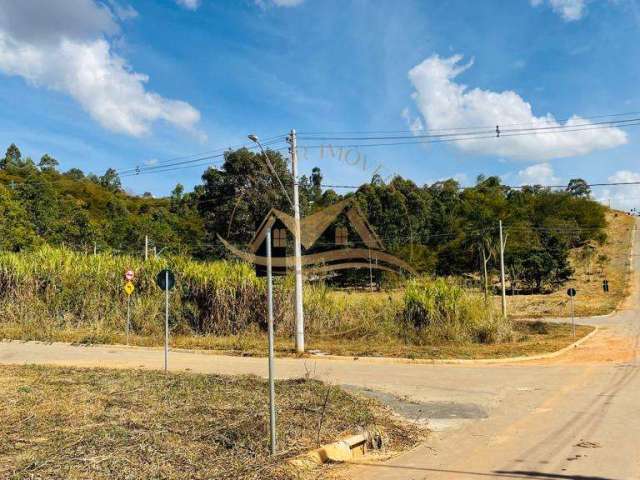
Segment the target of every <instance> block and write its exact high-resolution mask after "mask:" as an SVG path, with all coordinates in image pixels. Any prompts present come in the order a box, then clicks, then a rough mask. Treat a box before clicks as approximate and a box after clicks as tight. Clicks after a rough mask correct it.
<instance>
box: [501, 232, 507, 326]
mask: <svg viewBox="0 0 640 480" xmlns="http://www.w3.org/2000/svg"><path fill="white" fill-rule="evenodd" d="M504 244H505V242H504V240H503V239H502V220H500V278H501V280H502V316H503V317H504V318H507V293H506V287H505V281H504Z"/></svg>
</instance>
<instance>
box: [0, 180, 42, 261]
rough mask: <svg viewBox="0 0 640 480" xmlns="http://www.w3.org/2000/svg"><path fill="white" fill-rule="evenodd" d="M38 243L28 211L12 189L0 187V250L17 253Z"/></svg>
mask: <svg viewBox="0 0 640 480" xmlns="http://www.w3.org/2000/svg"><path fill="white" fill-rule="evenodd" d="M38 243H40V239H39V238H38V235H37V234H36V231H35V229H34V228H33V225H32V224H31V223H30V222H29V220H28V214H27V212H26V210H25V209H24V207H23V206H22V205H21V204H20V202H19V201H18V199H17V198H15V197H14V194H13V192H12V191H11V190H10V189H8V188H6V187H5V186H4V185H0V249H2V250H9V251H12V252H17V251H20V250H23V249H25V248H28V247H31V246H33V245H37V244H38Z"/></svg>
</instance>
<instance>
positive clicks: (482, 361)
mask: <svg viewBox="0 0 640 480" xmlns="http://www.w3.org/2000/svg"><path fill="white" fill-rule="evenodd" d="M599 330H600V328H599V327H598V326H593V331H591V332H589V333H588V334H587V335H585V336H584V337H582V338H581V339H579V340H576V341H575V342H573V343H572V344H570V345H567V346H566V347H564V348H561V349H560V350H556V351H554V352H548V353H540V354H537V355H529V356H526V355H523V356H518V357H504V358H476V359H473V358H431V359H429V358H402V357H398V358H394V357H344V356H340V355H317V356H312V357H311V358H313V359H319V360H325V359H326V360H348V359H353V360H354V361H356V360H357V361H359V362H362V363H373V364H381V363H400V364H417V365H487V364H499V363H503V364H509V363H519V362H526V361H529V360H544V359H546V358H555V357H559V356H560V355H562V354H564V353H566V352H568V351H570V350H573V349H574V348H576V347H578V346H580V345H581V344H583V343H584V342H586V341H587V340H589V339H590V338H591V337H592V336H593V335H595V334H596V333H597V332H598V331H599Z"/></svg>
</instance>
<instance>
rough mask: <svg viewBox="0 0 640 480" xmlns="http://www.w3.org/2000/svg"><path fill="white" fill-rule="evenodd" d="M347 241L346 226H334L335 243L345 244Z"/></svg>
mask: <svg viewBox="0 0 640 480" xmlns="http://www.w3.org/2000/svg"><path fill="white" fill-rule="evenodd" d="M348 242H349V232H348V231H347V229H346V227H337V228H336V245H346V244H347V243H348Z"/></svg>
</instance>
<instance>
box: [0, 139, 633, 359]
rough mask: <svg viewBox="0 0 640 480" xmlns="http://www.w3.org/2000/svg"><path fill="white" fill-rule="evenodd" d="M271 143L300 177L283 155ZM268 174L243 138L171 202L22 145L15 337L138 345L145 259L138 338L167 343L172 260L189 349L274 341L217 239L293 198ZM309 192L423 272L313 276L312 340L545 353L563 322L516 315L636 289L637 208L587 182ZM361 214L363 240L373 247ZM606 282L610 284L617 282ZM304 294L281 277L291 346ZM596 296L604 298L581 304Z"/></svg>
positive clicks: (6, 255)
mask: <svg viewBox="0 0 640 480" xmlns="http://www.w3.org/2000/svg"><path fill="white" fill-rule="evenodd" d="M269 154H270V157H271V159H272V162H273V164H274V168H275V169H276V170H277V171H278V172H280V174H281V175H280V176H281V178H283V179H284V182H285V186H289V187H290V186H291V178H290V176H288V175H287V173H286V162H285V159H284V158H283V157H282V156H281V155H280V153H278V152H269ZM265 169H266V167H265V162H264V159H263V158H262V157H261V155H259V154H255V153H253V152H251V151H248V150H246V149H241V150H236V151H229V152H227V153H226V154H225V157H224V164H223V165H222V166H221V167H220V168H213V167H212V168H209V169H207V170H206V171H205V172H204V174H203V176H202V184H201V185H197V186H196V187H195V189H194V191H193V192H184V189H183V188H182V186H180V185H177V186H176V189H175V190H174V191H173V193H172V194H171V196H170V197H168V198H160V199H155V198H153V197H151V195H148V194H144V195H142V196H135V195H132V194H129V193H127V192H125V191H123V189H122V186H121V182H120V178H119V177H118V174H117V173H116V172H115V171H114V170H112V169H109V170H107V171H106V172H105V173H104V175H101V176H98V175H94V174H85V173H84V172H81V171H79V170H78V169H70V170H68V171H66V172H61V171H59V164H58V161H57V160H56V159H54V158H52V157H50V156H49V155H44V156H43V157H42V158H41V159H40V161H39V162H38V163H37V164H36V162H34V161H33V160H31V159H30V158H29V157H24V156H23V155H22V153H21V152H20V150H19V149H18V147H16V146H15V145H11V146H10V147H9V148H8V149H7V152H6V154H5V157H4V159H0V210H2V212H3V215H0V288H1V291H0V335H1V336H2V337H4V338H17V339H24V340H46V341H51V340H65V341H73V342H82V343H124V341H125V338H124V331H125V321H126V320H125V319H126V296H125V295H124V292H123V289H122V286H123V280H122V275H123V272H124V271H125V270H127V269H132V270H134V272H135V273H136V280H135V287H136V290H135V292H134V294H133V295H132V297H131V327H132V329H131V335H130V338H129V341H130V343H132V344H138V345H160V344H162V341H163V298H162V293H161V292H160V291H159V289H158V288H157V287H156V286H155V284H154V278H155V275H156V274H157V272H158V271H159V270H161V269H162V268H165V267H169V268H171V269H173V270H174V271H175V273H176V276H177V278H178V285H177V288H176V290H175V291H174V292H173V293H172V295H171V317H170V326H171V338H172V343H173V345H174V346H180V347H194V348H209V349H216V350H231V351H234V352H244V353H247V352H248V353H262V351H263V349H264V348H263V344H264V331H265V328H266V318H265V313H266V312H265V310H266V309H265V305H266V289H265V282H264V280H263V279H259V278H256V276H255V274H254V272H253V270H252V268H251V267H250V266H249V265H246V264H243V263H239V262H237V261H235V260H234V259H233V258H229V257H228V256H227V253H226V252H225V250H224V249H223V248H222V246H221V244H220V242H219V241H218V239H217V235H218V234H220V235H222V236H223V237H225V238H227V239H228V240H229V241H231V242H232V243H234V244H236V245H245V244H246V242H248V241H249V240H250V239H251V236H252V235H253V233H254V231H255V228H256V226H257V225H258V224H259V223H260V222H261V221H262V220H263V218H264V215H265V214H266V213H267V211H268V210H269V209H270V208H272V207H276V208H280V209H283V210H286V209H287V205H286V203H284V202H286V200H285V199H284V198H283V196H282V195H281V194H280V193H279V185H277V182H276V181H275V180H274V178H273V176H272V175H270V174H269V173H268V172H267V171H266V170H265ZM300 187H301V188H300V190H301V208H302V210H303V212H304V214H309V213H313V212H315V211H317V210H320V209H322V208H324V207H327V206H330V205H332V204H334V203H336V202H338V201H340V200H343V199H345V198H348V197H352V198H354V199H355V200H356V202H357V204H358V206H359V208H360V210H361V211H362V212H363V214H364V215H365V217H366V219H367V221H368V222H369V223H370V225H371V227H372V228H373V230H375V231H376V232H378V235H379V236H380V238H381V240H382V243H383V244H384V246H385V249H386V250H387V251H389V252H391V253H393V254H395V255H397V256H399V257H401V258H402V259H404V260H405V261H407V262H409V263H410V264H411V265H412V267H413V268H415V270H417V271H418V272H419V275H418V276H417V277H416V278H414V279H406V278H400V277H398V276H397V275H395V274H390V273H387V272H380V271H377V270H374V271H373V272H370V271H369V270H368V269H360V270H354V271H349V272H344V273H342V274H340V275H337V276H335V277H331V276H329V277H327V278H324V279H322V280H321V281H317V282H310V283H308V284H307V285H306V286H305V298H304V302H305V329H306V333H307V338H308V342H307V343H308V345H309V346H310V347H311V348H312V349H317V350H320V351H322V352H326V353H340V354H349V355H392V356H416V357H428V358H431V357H442V356H466V355H477V356H483V355H485V354H484V352H492V353H493V354H497V355H501V354H502V352H520V351H528V350H535V351H536V353H538V352H539V351H547V349H548V348H551V349H553V348H555V347H557V346H564V345H565V344H567V343H569V342H571V341H572V338H571V337H570V336H568V335H566V333H567V332H566V330H564V329H563V328H564V327H562V326H554V327H549V331H547V332H546V333H535V334H531V332H529V330H528V327H526V326H524V325H523V324H520V323H517V322H514V321H513V319H514V318H518V317H530V316H540V315H562V314H565V315H566V314H568V308H567V299H566V296H565V295H564V290H565V287H566V286H567V285H569V284H571V285H575V286H576V287H577V289H578V291H579V294H578V297H577V298H576V300H577V302H576V312H577V314H578V315H580V314H589V313H605V312H606V311H610V310H611V309H612V308H614V307H615V305H616V304H617V303H618V302H619V300H620V299H621V298H623V297H624V291H625V288H626V287H625V286H624V285H626V282H627V278H626V276H625V275H626V274H625V272H624V262H625V261H626V259H627V256H626V255H627V250H628V245H629V239H630V232H631V227H632V219H631V218H629V217H627V216H626V215H624V214H621V213H619V214H618V213H613V212H609V213H607V210H606V209H605V208H604V207H603V206H601V205H600V204H598V203H597V202H595V201H593V200H592V199H591V198H590V193H591V192H590V190H589V187H588V185H587V184H586V182H585V181H584V180H581V179H573V180H571V182H569V184H568V185H567V188H566V190H565V191H560V192H558V191H551V190H549V189H545V188H543V187H540V186H525V187H522V188H511V187H508V186H505V185H503V184H502V183H501V181H500V179H499V178H497V177H484V176H479V177H478V178H477V182H476V185H475V186H473V187H470V188H465V189H462V188H460V185H459V184H458V183H457V182H455V181H454V180H447V181H442V182H436V183H434V184H432V185H424V186H418V185H416V184H415V183H413V182H411V181H410V180H407V179H403V178H401V177H395V178H393V179H388V180H383V179H382V178H380V177H379V176H377V175H376V176H374V177H373V178H372V179H371V182H369V183H366V184H363V185H362V186H361V187H360V188H359V189H357V191H355V192H350V193H347V194H345V195H341V194H338V193H337V192H335V191H333V190H331V189H324V188H323V184H322V173H321V171H320V169H318V168H314V169H313V171H312V173H311V175H310V176H309V177H306V176H305V177H302V178H301V179H300ZM607 215H608V217H607ZM499 220H502V221H503V225H504V227H505V238H506V242H507V243H506V245H507V246H506V251H505V264H506V274H507V285H508V294H509V298H508V302H509V305H510V307H509V312H510V320H507V319H503V318H502V315H501V314H500V309H499V307H498V306H496V304H495V303H496V302H494V301H492V297H494V296H495V295H496V294H497V293H498V292H499V284H498V283H497V281H498V266H499V261H498V258H499V243H498V221H499ZM607 222H608V224H609V228H608V229H607ZM346 227H347V228H348V238H349V242H350V245H351V246H356V247H358V246H360V247H362V245H361V243H362V242H361V240H359V239H358V237H357V236H356V235H355V234H354V231H352V230H351V229H350V227H349V226H348V225H346ZM145 236H150V237H151V241H152V244H153V246H154V247H156V250H157V251H158V252H159V253H160V255H159V256H157V257H156V255H154V254H151V255H150V259H149V260H148V261H144V260H143V259H142V251H143V245H144V238H145ZM330 237H331V235H330V232H329V233H327V234H326V235H325V236H323V237H322V238H321V240H322V241H323V242H325V241H326V242H331V241H333V240H332V239H331V238H330ZM359 242H360V243H359ZM290 243H291V242H289V243H288V246H287V248H288V249H290V248H291V246H292V245H291V244H290ZM94 249H95V251H96V253H97V254H94ZM586 272H587V273H586ZM604 277H606V278H608V279H609V282H610V286H611V291H610V293H609V294H604V293H601V286H600V283H601V279H602V278H604ZM576 282H578V283H576ZM579 282H583V283H579ZM292 290H293V284H292V282H291V279H290V278H286V277H285V278H279V279H278V280H277V282H276V289H275V313H276V333H277V337H278V338H277V345H278V349H279V351H280V352H290V351H291V350H292V345H291V341H290V337H291V332H292V331H293V315H292V309H291V308H290V306H291V305H292ZM587 295H588V297H589V298H590V301H589V302H584V301H582V299H583V298H586V297H587ZM496 300H497V298H496ZM579 331H580V333H586V331H585V332H583V331H582V330H579ZM551 339H553V340H552V341H551ZM547 340H550V341H547Z"/></svg>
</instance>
